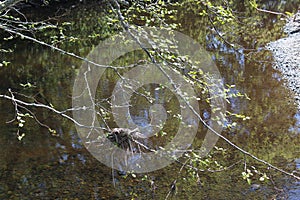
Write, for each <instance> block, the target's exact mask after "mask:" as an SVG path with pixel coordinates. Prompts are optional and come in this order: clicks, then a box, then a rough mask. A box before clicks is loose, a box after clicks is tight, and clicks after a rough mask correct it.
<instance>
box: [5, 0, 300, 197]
mask: <svg viewBox="0 0 300 200" xmlns="http://www.w3.org/2000/svg"><path fill="white" fill-rule="evenodd" d="M295 4H297V1H295V2H294V1H290V2H285V1H277V2H274V1H264V2H263V6H264V8H265V9H270V10H272V9H275V10H276V9H278V10H281V11H282V12H283V11H285V10H286V11H295V9H294V8H295ZM197 9H199V8H194V7H192V8H191V7H186V8H184V9H183V10H180V11H178V16H177V19H176V20H177V21H176V22H177V23H181V26H180V27H179V28H178V31H180V32H182V33H184V34H186V35H188V36H190V37H192V38H193V39H195V40H197V41H198V42H199V43H200V44H201V45H203V46H204V47H205V48H206V50H207V51H208V52H209V53H210V54H211V56H212V59H213V60H214V62H215V63H216V64H217V66H218V69H219V70H220V72H221V75H222V77H223V79H224V82H225V83H226V84H228V85H235V87H234V88H231V90H230V94H238V93H242V94H244V93H245V94H247V96H248V97H249V98H250V100H249V99H247V98H243V97H237V98H236V97H233V98H229V101H230V104H228V110H229V111H230V112H232V113H242V114H244V115H246V116H249V117H250V119H248V120H239V119H235V118H234V117H232V118H231V120H233V121H237V126H236V127H234V128H232V129H230V130H224V131H223V132H222V134H223V135H225V136H226V137H228V138H229V139H230V140H231V141H233V142H234V143H235V144H237V145H239V146H240V147H242V148H243V149H245V150H247V151H249V152H251V153H252V154H254V155H256V156H257V157H259V158H261V159H264V160H266V161H268V162H270V163H272V164H274V165H275V166H278V167H280V168H282V169H284V170H287V171H293V170H295V171H297V170H299V166H300V164H299V163H300V161H299V159H300V148H299V144H300V143H299V142H300V141H299V133H300V112H299V110H297V106H296V105H295V104H294V102H293V101H294V100H293V94H292V93H291V91H289V90H288V89H287V87H286V86H285V80H283V79H282V77H281V74H280V72H278V71H276V70H274V69H273V68H272V61H273V60H272V55H271V53H270V52H268V51H266V50H265V48H264V46H265V45H266V44H267V43H268V42H270V41H274V40H276V39H278V38H280V37H284V34H283V32H282V31H281V28H282V26H283V25H284V21H283V20H281V19H280V16H277V15H268V14H266V13H259V14H257V15H255V16H253V13H247V12H246V11H245V8H244V7H243V6H242V5H238V4H237V7H236V10H237V11H238V12H241V13H243V12H244V14H245V15H246V16H248V18H249V20H248V21H247V18H244V19H241V23H240V24H238V25H236V27H231V28H233V29H232V30H233V31H234V32H232V33H231V34H232V38H231V37H228V39H229V40H230V41H231V42H236V43H238V44H241V47H238V48H236V49H234V48H232V47H231V46H230V45H228V44H227V43H225V42H224V41H222V40H221V39H220V37H218V35H217V34H216V33H214V32H213V31H210V30H211V29H213V26H212V25H211V24H210V22H209V20H207V19H204V18H203V17H199V15H198V14H197V12H198V10H197ZM64 19H66V20H69V21H71V25H69V26H68V27H67V30H68V32H69V33H70V34H72V35H76V34H79V33H80V34H81V37H84V35H85V34H91V32H93V31H95V32H96V31H98V33H99V34H100V37H96V38H92V39H87V40H78V41H75V42H70V43H68V42H65V43H63V44H62V45H61V46H60V47H61V48H63V49H66V50H69V51H71V52H74V53H77V54H79V55H82V56H86V55H87V53H88V52H89V51H90V50H91V49H92V48H93V46H95V45H96V44H97V42H96V41H97V40H99V39H104V38H107V37H109V35H110V34H113V32H114V30H113V28H112V27H110V26H109V25H107V23H106V21H105V20H102V19H104V13H103V12H102V11H101V9H97V8H96V6H80V7H77V8H74V9H73V10H72V14H69V15H67V16H64ZM64 19H61V20H62V21H63V20H64ZM246 22H247V23H248V24H246ZM244 23H245V24H244ZM250 24H251V25H250ZM223 30H224V29H223ZM230 30H231V29H228V30H226V29H225V31H228V32H227V33H224V35H226V34H229V35H230V33H229V31H230ZM52 34H53V33H52ZM66 34H67V33H66ZM2 47H6V48H11V49H13V53H9V54H3V58H4V60H8V61H10V62H11V64H10V65H9V66H8V67H2V68H1V69H0V83H1V88H0V91H1V93H2V94H9V93H8V88H11V89H12V90H13V91H15V92H18V93H20V94H21V93H22V94H26V95H30V96H34V97H35V98H36V99H37V100H38V101H39V102H42V103H45V104H47V105H54V107H55V108H57V109H58V110H65V109H67V108H70V107H71V105H72V99H71V96H72V89H73V88H72V87H73V83H74V79H75V76H76V73H77V72H78V69H79V67H80V65H81V61H79V60H76V59H73V58H71V57H69V56H66V55H62V54H60V53H59V52H56V51H54V50H52V49H49V48H47V47H44V46H41V45H39V44H34V43H32V42H30V41H26V40H21V39H20V40H18V41H17V42H16V43H12V42H6V43H4V42H3V45H2ZM127 59H128V60H130V59H132V56H131V55H129V56H128V58H127ZM125 60H126V58H125ZM105 77H106V79H103V80H102V82H100V83H99V88H98V89H97V92H98V93H97V94H98V95H99V97H101V98H107V97H108V96H109V94H110V92H111V91H112V89H113V88H114V84H115V83H116V79H117V75H116V74H113V73H112V72H109V71H108V72H107V73H106V74H105ZM20 83H22V84H26V83H31V84H32V85H33V87H30V88H28V87H23V86H21V85H20ZM145 88H146V89H148V90H149V91H150V93H151V94H153V97H154V99H155V101H157V102H159V101H166V99H168V101H169V104H168V105H167V106H169V107H170V108H172V109H174V110H175V111H174V112H175V113H176V112H178V102H177V101H176V100H174V97H172V95H171V94H169V91H166V92H165V93H164V94H160V93H158V92H157V90H156V88H157V85H148V86H147V87H145ZM21 98H25V97H22V96H21ZM25 100H26V98H25ZM133 105H135V106H134V107H132V108H131V110H130V112H131V113H132V116H133V117H134V121H135V123H137V124H139V125H145V124H147V123H149V107H150V106H151V104H149V102H146V101H145V100H143V99H139V98H137V97H136V98H133ZM105 106H108V105H105ZM0 108H1V109H0V113H1V114H0V130H1V134H0V144H1V157H0V176H1V181H0V199H33V198H36V199H164V198H165V197H166V196H167V194H168V192H169V191H170V188H171V184H172V182H173V181H174V180H175V179H177V182H176V186H177V189H176V192H175V193H176V194H175V193H174V194H173V193H172V195H171V196H170V198H173V199H299V198H300V187H299V182H297V181H296V180H294V179H292V178H291V177H288V176H285V175H283V174H281V173H278V172H276V171H274V170H272V169H269V168H268V167H267V166H264V165H262V164H261V163H258V162H255V161H254V160H251V159H249V158H247V157H244V156H243V154H241V153H240V152H238V151H237V150H235V149H234V148H232V147H231V146H229V145H228V144H227V143H225V142H224V141H222V140H219V141H218V143H217V145H216V146H217V147H222V148H224V149H227V152H229V153H226V154H218V153H216V154H215V155H214V156H215V159H216V160H217V161H218V162H220V164H222V165H224V166H227V167H228V169H227V170H222V171H220V172H208V171H206V172H199V174H198V180H195V179H194V178H193V177H192V176H191V175H190V172H189V171H188V170H187V171H183V172H181V171H180V167H181V165H179V164H176V163H174V164H172V165H170V166H168V167H166V168H164V169H161V170H158V171H155V172H150V173H147V174H136V175H131V174H127V175H125V176H124V175H122V174H120V173H118V172H117V171H113V170H111V169H110V168H109V167H106V166H105V165H103V164H101V163H100V162H99V161H97V160H96V159H95V158H94V157H93V156H91V154H90V153H89V152H88V151H87V150H86V149H85V147H84V145H83V144H82V141H81V139H80V138H79V137H78V135H77V133H76V129H75V126H74V124H73V123H71V122H70V121H68V120H66V119H64V118H62V117H59V116H57V115H55V114H53V113H52V112H51V111H49V110H45V109H37V108H31V109H32V111H33V112H34V113H36V116H37V118H38V119H39V120H40V122H41V123H43V124H47V125H48V126H49V127H51V128H52V129H54V130H56V134H51V133H49V131H48V130H47V128H45V127H42V126H40V125H39V124H37V123H36V121H35V120H33V119H30V118H26V119H25V121H26V122H25V123H24V127H22V128H18V124H17V123H16V122H12V123H6V122H8V121H10V120H11V119H13V118H14V116H15V110H14V106H13V105H12V104H11V102H10V101H7V100H4V99H0ZM203 110H204V111H205V107H204V108H203ZM68 114H71V113H68ZM108 123H109V125H110V126H112V127H114V126H115V124H114V122H113V120H111V121H110V120H108ZM177 125H178V124H176V123H170V124H169V127H167V129H166V130H168V131H171V130H176V127H174V126H177ZM18 129H19V134H21V133H25V136H24V138H22V140H18V138H17V133H18ZM203 133H205V129H204V128H199V133H198V134H197V137H196V138H195V146H197V145H198V144H199V143H201V142H202V139H203ZM155 142H157V143H158V144H160V145H162V144H164V143H165V142H166V141H158V140H153V141H151V144H152V143H155ZM153 145H155V144H153ZM234 163H236V164H235V165H233V164H234ZM245 166H246V167H247V168H249V169H252V172H253V171H254V168H253V167H255V168H256V169H257V170H258V171H260V172H262V173H263V172H265V173H266V174H267V175H268V176H269V178H270V180H269V181H266V182H263V181H259V177H260V176H259V175H257V174H254V175H253V177H252V182H251V184H248V183H247V181H246V180H244V179H243V178H242V172H243V171H244V168H245ZM251 166H253V167H251Z"/></svg>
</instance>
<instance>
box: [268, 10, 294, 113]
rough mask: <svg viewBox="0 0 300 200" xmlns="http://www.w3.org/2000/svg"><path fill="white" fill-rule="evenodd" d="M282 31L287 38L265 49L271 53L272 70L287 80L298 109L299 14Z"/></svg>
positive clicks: (272, 43) (270, 44)
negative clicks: (277, 71) (275, 70)
mask: <svg viewBox="0 0 300 200" xmlns="http://www.w3.org/2000/svg"><path fill="white" fill-rule="evenodd" d="M284 30H285V31H286V32H287V33H288V34H289V35H288V37H286V38H282V39H279V40H277V41H275V42H271V43H269V44H268V45H267V48H268V49H269V50H271V51H272V53H273V56H274V61H275V63H274V65H273V66H274V68H275V69H277V70H279V71H280V72H281V73H282V75H283V78H284V79H286V80H287V87H289V88H290V89H291V90H292V91H293V92H294V93H295V102H296V103H297V104H298V107H299V109H300V13H297V14H296V15H295V16H293V17H291V18H290V19H289V22H288V23H287V24H286V26H285V28H284Z"/></svg>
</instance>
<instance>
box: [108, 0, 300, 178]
mask: <svg viewBox="0 0 300 200" xmlns="http://www.w3.org/2000/svg"><path fill="white" fill-rule="evenodd" d="M112 1H113V2H114V4H115V5H116V7H117V14H118V16H119V19H120V21H121V24H122V25H124V29H125V30H126V31H127V33H128V34H129V35H130V36H131V37H132V38H133V39H134V40H135V41H136V42H137V43H138V44H139V46H140V47H141V48H142V49H143V51H145V53H146V54H147V55H148V56H149V58H150V59H151V60H152V61H153V63H154V64H155V65H156V66H157V67H158V69H159V70H160V71H161V72H162V73H163V74H164V75H165V76H166V77H167V78H168V80H169V81H170V82H171V84H172V86H173V87H175V85H174V84H173V80H172V79H171V78H170V76H169V75H168V74H167V73H166V72H165V70H164V69H162V67H161V66H159V65H158V64H157V62H156V61H155V58H154V57H153V56H152V55H151V54H150V52H149V51H148V50H147V49H146V48H145V47H144V46H143V45H142V44H141V43H140V41H139V40H138V39H137V38H136V37H135V36H134V35H133V34H132V33H131V32H130V30H129V25H128V24H127V23H126V22H125V21H124V17H123V16H122V14H121V11H120V5H119V4H118V2H117V1H116V0H112ZM175 88H176V87H175ZM178 95H179V96H180V97H181V98H182V99H183V101H184V102H185V104H186V105H187V106H188V107H189V108H190V110H191V111H192V112H193V114H194V115H196V116H197V118H198V119H199V120H200V121H201V123H202V124H203V125H204V126H206V127H207V128H208V129H209V130H210V131H212V132H213V133H214V134H216V135H217V136H218V137H220V138H222V139H223V140H224V141H225V142H227V143H228V144H229V145H230V146H232V147H234V148H235V149H237V150H239V151H240V152H242V153H243V154H245V155H247V156H249V157H251V158H253V159H254V160H256V161H258V162H261V163H263V164H265V165H267V166H268V167H270V168H272V169H274V170H277V171H279V172H281V173H283V174H286V175H288V176H291V177H293V178H295V179H298V180H300V177H299V176H296V175H294V174H293V173H290V172H287V171H285V170H283V169H280V168H278V167H276V166H274V165H272V164H271V163H269V162H267V161H265V160H262V159H260V158H258V157H256V156H254V155H253V154H251V153H250V152H248V151H246V150H244V149H242V148H241V147H239V146H237V145H236V144H234V143H233V142H231V141H230V140H229V139H227V138H226V137H225V136H223V135H221V134H220V133H218V132H217V131H216V130H214V129H213V128H212V127H211V126H209V125H208V124H207V123H206V122H205V121H204V120H203V118H202V117H201V116H200V115H199V113H198V112H197V111H195V109H194V108H193V107H192V106H191V105H190V104H189V103H188V102H187V101H186V100H185V99H184V97H182V96H181V95H180V94H178Z"/></svg>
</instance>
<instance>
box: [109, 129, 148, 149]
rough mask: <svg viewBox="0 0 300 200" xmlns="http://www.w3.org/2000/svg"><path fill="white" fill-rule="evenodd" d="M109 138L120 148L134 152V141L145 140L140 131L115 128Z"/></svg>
mask: <svg viewBox="0 0 300 200" xmlns="http://www.w3.org/2000/svg"><path fill="white" fill-rule="evenodd" d="M107 138H108V139H109V140H110V141H111V142H112V143H114V144H115V145H117V146H118V147H120V148H122V149H124V150H130V151H132V152H133V151H135V150H134V146H135V145H134V144H135V142H134V141H135V140H136V139H139V138H144V136H143V135H142V134H141V133H140V132H138V129H134V130H131V129H128V128H114V129H112V130H111V132H110V133H109V134H108V135H107Z"/></svg>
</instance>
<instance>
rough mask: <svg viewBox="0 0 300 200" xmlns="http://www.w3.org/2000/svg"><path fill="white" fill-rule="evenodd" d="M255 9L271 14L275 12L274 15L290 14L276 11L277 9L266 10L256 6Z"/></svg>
mask: <svg viewBox="0 0 300 200" xmlns="http://www.w3.org/2000/svg"><path fill="white" fill-rule="evenodd" d="M255 9H256V10H257V11H260V12H265V13H270V14H274V15H283V16H285V17H288V15H286V14H284V13H280V12H275V11H270V10H265V9H260V8H255Z"/></svg>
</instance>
